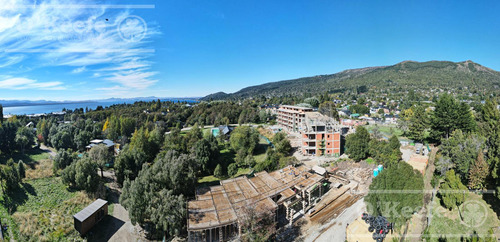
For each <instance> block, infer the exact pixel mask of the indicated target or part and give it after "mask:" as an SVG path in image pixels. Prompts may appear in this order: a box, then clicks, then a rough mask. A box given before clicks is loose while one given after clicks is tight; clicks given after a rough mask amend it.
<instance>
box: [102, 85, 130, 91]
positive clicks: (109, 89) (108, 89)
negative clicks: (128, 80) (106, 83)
mask: <svg viewBox="0 0 500 242" xmlns="http://www.w3.org/2000/svg"><path fill="white" fill-rule="evenodd" d="M95 90H97V91H126V90H128V89H127V88H125V87H122V86H113V87H101V88H96V89H95Z"/></svg>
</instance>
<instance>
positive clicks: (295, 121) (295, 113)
mask: <svg viewBox="0 0 500 242" xmlns="http://www.w3.org/2000/svg"><path fill="white" fill-rule="evenodd" d="M312 111H313V109H312V108H305V107H299V106H290V105H281V106H280V108H279V109H278V111H277V116H276V121H277V123H278V124H279V125H280V126H281V127H283V128H284V129H286V130H287V131H290V132H297V131H298V129H299V126H300V125H301V123H302V121H303V120H304V118H305V115H306V113H309V112H312Z"/></svg>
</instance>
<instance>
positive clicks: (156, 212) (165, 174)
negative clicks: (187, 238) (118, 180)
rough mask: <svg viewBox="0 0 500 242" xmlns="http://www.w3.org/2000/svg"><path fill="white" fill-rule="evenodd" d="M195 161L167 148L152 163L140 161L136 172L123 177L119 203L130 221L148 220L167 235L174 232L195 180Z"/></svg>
mask: <svg viewBox="0 0 500 242" xmlns="http://www.w3.org/2000/svg"><path fill="white" fill-rule="evenodd" d="M197 169H198V167H197V164H196V161H195V160H194V159H193V158H192V157H190V156H188V155H186V154H179V153H177V152H176V151H168V152H166V153H164V154H162V155H159V157H158V158H157V159H156V161H155V163H154V164H153V165H152V166H148V165H146V164H144V165H143V168H142V170H141V171H140V172H139V176H138V177H137V178H136V179H135V180H134V181H130V180H126V181H125V182H124V186H123V193H122V195H121V196H120V203H121V204H123V206H125V208H127V210H128V211H129V216H130V219H131V220H132V223H133V224H136V223H139V224H141V225H144V224H146V223H152V224H153V225H154V226H153V227H154V228H156V229H158V230H160V231H163V232H165V235H166V237H167V238H168V236H169V235H178V234H180V233H181V231H182V230H183V228H184V226H185V221H186V209H185V206H186V199H185V196H186V195H192V194H193V192H194V189H193V187H194V186H195V184H196V183H197V177H196V170H197Z"/></svg>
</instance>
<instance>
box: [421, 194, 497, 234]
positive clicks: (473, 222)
mask: <svg viewBox="0 0 500 242" xmlns="http://www.w3.org/2000/svg"><path fill="white" fill-rule="evenodd" d="M464 204H465V207H464V206H461V209H460V211H461V214H462V216H463V220H462V219H461V218H460V213H459V211H458V209H457V208H454V209H453V210H451V211H449V210H448V209H446V208H444V207H442V206H441V205H440V201H439V198H437V197H436V199H435V200H434V201H433V203H432V208H433V209H432V221H431V225H430V226H429V227H428V229H427V230H428V231H427V234H428V236H430V241H442V239H441V240H440V238H446V239H447V241H461V240H460V239H461V237H462V236H463V237H468V236H466V235H469V234H472V233H473V232H474V231H475V232H476V233H477V234H478V235H480V237H485V236H487V235H488V230H489V229H490V228H496V227H498V226H499V225H500V222H499V220H498V218H497V215H496V213H495V212H494V211H493V210H492V209H491V207H490V205H488V204H487V203H486V202H485V201H484V200H483V199H482V198H481V196H479V195H477V194H473V193H469V195H468V197H467V200H466V202H465V203H464Z"/></svg>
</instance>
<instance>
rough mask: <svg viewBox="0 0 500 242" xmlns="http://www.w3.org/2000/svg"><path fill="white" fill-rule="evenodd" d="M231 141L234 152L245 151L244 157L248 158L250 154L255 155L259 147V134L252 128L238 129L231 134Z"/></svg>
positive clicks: (242, 127) (243, 127) (241, 127)
mask: <svg viewBox="0 0 500 242" xmlns="http://www.w3.org/2000/svg"><path fill="white" fill-rule="evenodd" d="M229 141H230V144H231V148H232V149H233V150H234V151H236V152H238V151H239V150H243V151H244V154H245V155H243V156H242V157H246V155H248V154H253V152H254V150H255V148H256V147H257V144H258V143H259V133H258V132H257V131H256V130H255V129H253V128H252V127H250V126H240V127H236V128H235V129H234V130H233V132H232V133H231V138H230V139H229Z"/></svg>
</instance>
